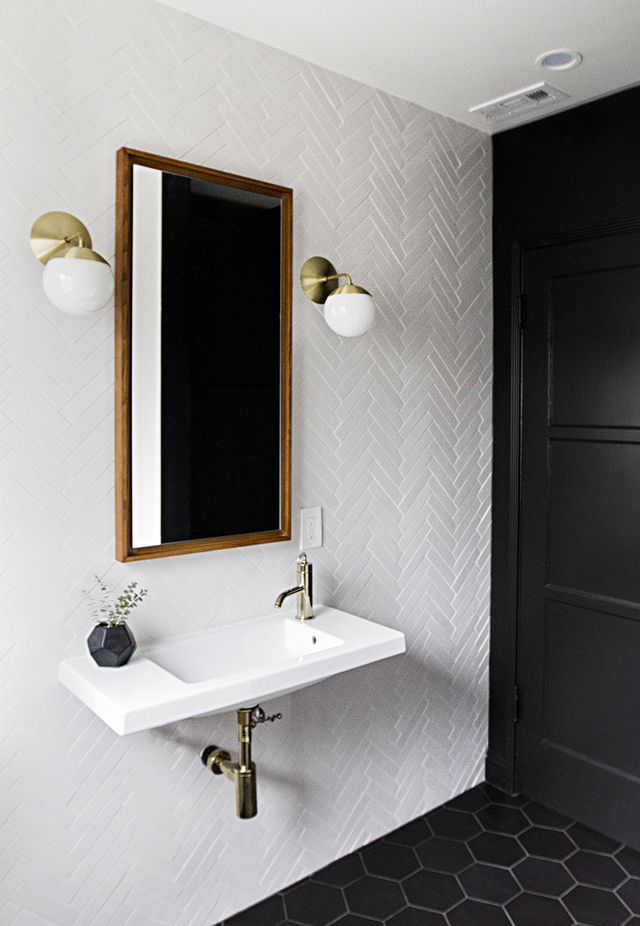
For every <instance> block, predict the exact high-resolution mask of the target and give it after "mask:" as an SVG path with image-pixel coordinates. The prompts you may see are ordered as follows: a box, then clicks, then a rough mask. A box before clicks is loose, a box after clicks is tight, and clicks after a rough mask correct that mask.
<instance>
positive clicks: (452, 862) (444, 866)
mask: <svg viewBox="0 0 640 926" xmlns="http://www.w3.org/2000/svg"><path fill="white" fill-rule="evenodd" d="M416 855H417V856H418V858H419V859H420V862H421V864H422V867H423V868H429V869H431V870H432V871H443V872H445V874H451V875H455V874H457V873H458V872H459V871H462V870H463V869H464V868H468V867H469V865H471V863H472V862H473V856H472V855H471V853H470V852H469V850H468V849H467V847H466V845H465V844H464V843H463V842H456V841H455V840H453V839H444V838H443V837H442V836H433V837H432V838H431V839H427V841H426V842H423V843H422V845H421V846H418V848H417V849H416Z"/></svg>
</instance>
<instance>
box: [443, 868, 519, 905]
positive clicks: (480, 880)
mask: <svg viewBox="0 0 640 926" xmlns="http://www.w3.org/2000/svg"><path fill="white" fill-rule="evenodd" d="M458 881H459V882H460V884H461V885H462V887H463V889H464V892H465V894H466V895H467V897H471V898H472V900H484V901H488V902H489V903H500V904H504V903H506V902H507V901H508V900H511V898H512V897H515V896H516V894H519V893H520V886H519V885H518V882H517V881H516V879H515V878H514V877H513V875H512V874H511V873H510V872H508V871H505V869H504V868H496V867H495V866H494V865H480V864H476V865H472V866H471V868H467V870H466V871H463V872H462V874H461V875H459V877H458Z"/></svg>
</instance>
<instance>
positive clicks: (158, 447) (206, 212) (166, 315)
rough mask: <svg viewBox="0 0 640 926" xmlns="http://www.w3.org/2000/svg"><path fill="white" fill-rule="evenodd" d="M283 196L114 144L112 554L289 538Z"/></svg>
mask: <svg viewBox="0 0 640 926" xmlns="http://www.w3.org/2000/svg"><path fill="white" fill-rule="evenodd" d="M292 199H293V191H292V190H291V189H289V188H288V187H282V186H276V185H275V184H271V183H265V182H263V181H260V180H250V179H247V178H246V177H240V176H236V175H235V174H228V173H223V172H221V171H218V170H212V169H211V168H207V167H200V166H198V165H195V164H187V163H185V162H183V161H177V160H173V159H171V158H164V157H159V156H158V155H154V154H147V153H145V152H142V151H134V150H131V149H128V148H121V149H120V151H118V155H117V211H116V312H115V318H116V331H115V353H116V356H115V360H116V371H115V373H116V386H115V393H116V409H115V416H116V435H115V453H116V557H117V559H119V560H120V561H123V562H124V561H130V560H139V559H150V558H153V557H159V556H176V555H178V554H183V553H197V552H202V551H204V550H219V549H224V548H227V547H239V546H247V545H249V544H258V543H271V542H274V541H281V540H289V539H290V538H291V242H292Z"/></svg>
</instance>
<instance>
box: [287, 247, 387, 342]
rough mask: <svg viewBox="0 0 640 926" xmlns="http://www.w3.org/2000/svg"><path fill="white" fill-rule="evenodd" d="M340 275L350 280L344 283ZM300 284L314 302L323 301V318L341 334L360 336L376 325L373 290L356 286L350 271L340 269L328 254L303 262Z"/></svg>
mask: <svg viewBox="0 0 640 926" xmlns="http://www.w3.org/2000/svg"><path fill="white" fill-rule="evenodd" d="M340 277H345V278H346V280H347V282H346V283H345V284H343V285H342V286H341V285H340ZM300 285H301V286H302V289H303V290H304V294H305V296H307V298H308V299H310V300H311V302H316V303H320V304H321V305H324V320H325V321H326V323H327V325H328V326H329V328H331V330H332V331H335V333H336V334H339V335H340V336H341V337H343V338H357V337H360V335H362V334H364V333H365V332H366V331H368V330H369V328H370V327H371V326H372V325H373V322H374V320H375V317H376V309H375V306H374V304H373V299H372V297H371V293H370V292H368V291H367V290H366V289H363V288H362V286H356V285H355V284H354V282H353V280H352V279H351V276H350V274H348V273H342V272H340V273H339V272H338V271H337V270H336V268H335V267H334V266H333V264H332V263H331V261H328V260H327V258H326V257H310V258H309V259H308V260H306V261H305V262H304V264H303V265H302V269H301V270H300Z"/></svg>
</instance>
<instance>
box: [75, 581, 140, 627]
mask: <svg viewBox="0 0 640 926" xmlns="http://www.w3.org/2000/svg"><path fill="white" fill-rule="evenodd" d="M94 579H95V580H96V585H95V587H94V588H93V589H92V590H91V591H90V592H89V593H88V595H89V609H90V612H91V617H92V619H93V620H94V621H95V622H96V624H106V625H107V627H119V626H121V625H122V624H124V622H125V621H126V619H127V617H128V616H129V614H131V612H132V611H133V610H134V608H137V606H138V605H139V604H140V602H141V601H142V599H143V598H144V597H145V596H146V594H147V589H146V588H138V583H137V582H129V584H128V585H127V587H126V588H125V590H124V591H123V592H122V593H121V594H120V595H118V597H117V598H112V596H111V593H110V591H109V589H108V588H107V586H106V585H105V584H104V582H103V581H102V579H101V578H100V576H96V575H94Z"/></svg>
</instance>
